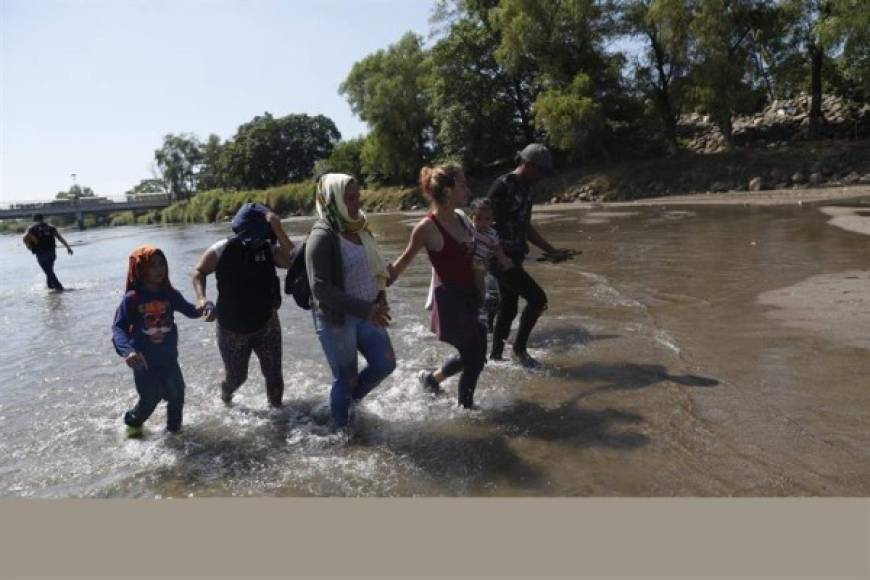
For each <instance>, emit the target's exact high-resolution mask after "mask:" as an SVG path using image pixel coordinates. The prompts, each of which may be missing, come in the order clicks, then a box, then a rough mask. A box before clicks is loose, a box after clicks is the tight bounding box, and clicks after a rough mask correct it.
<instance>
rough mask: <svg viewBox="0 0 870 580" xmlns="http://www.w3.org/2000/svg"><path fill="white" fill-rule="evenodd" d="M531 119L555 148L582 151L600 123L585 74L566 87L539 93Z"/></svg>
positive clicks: (589, 82)
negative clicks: (533, 115) (533, 117)
mask: <svg viewBox="0 0 870 580" xmlns="http://www.w3.org/2000/svg"><path fill="white" fill-rule="evenodd" d="M535 122H536V123H538V124H540V126H541V128H542V129H543V130H544V131H545V132H546V133H547V136H548V137H549V139H550V142H551V143H552V144H553V145H555V146H556V147H558V148H560V149H563V150H565V151H582V150H583V148H584V147H585V145H586V143H587V141H588V139H589V137H590V136H591V135H593V134H595V132H596V131H597V130H598V129H599V128H600V127H601V124H602V122H603V116H602V113H601V106H600V105H599V103H598V102H597V101H596V99H595V96H594V93H593V91H592V82H591V81H590V80H589V77H587V76H586V75H585V74H583V73H579V74H578V75H577V76H575V77H574V80H573V81H572V82H571V84H570V85H569V86H568V87H565V88H558V87H556V88H552V89H549V90H547V91H545V92H543V93H541V95H540V96H539V97H538V99H537V100H536V101H535Z"/></svg>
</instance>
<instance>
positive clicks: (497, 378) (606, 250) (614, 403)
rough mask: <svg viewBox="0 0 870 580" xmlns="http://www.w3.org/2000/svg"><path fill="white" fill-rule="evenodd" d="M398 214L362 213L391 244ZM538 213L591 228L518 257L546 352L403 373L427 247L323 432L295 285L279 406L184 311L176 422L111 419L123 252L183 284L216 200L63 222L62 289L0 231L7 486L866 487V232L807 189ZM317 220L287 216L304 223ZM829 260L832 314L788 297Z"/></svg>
mask: <svg viewBox="0 0 870 580" xmlns="http://www.w3.org/2000/svg"><path fill="white" fill-rule="evenodd" d="M859 215H860V213H859ZM415 219H416V217H415V216H411V215H402V214H397V215H382V216H374V217H373V219H372V221H373V226H374V229H375V231H376V232H377V233H378V235H379V237H380V239H381V241H382V245H383V247H384V251H385V254H387V255H388V256H389V257H393V256H395V255H396V254H397V253H398V252H399V251H400V250H401V247H402V245H403V244H404V242H405V241H406V239H407V235H408V233H409V227H410V225H409V224H412V223H413V222H414V220H415ZM535 219H536V221H537V224H538V227H539V228H540V229H541V231H542V232H543V233H544V235H545V236H546V237H547V238H548V239H550V241H551V242H553V243H554V244H555V245H565V246H572V247H577V248H579V249H582V250H583V252H584V253H583V255H582V256H579V257H578V258H577V259H575V260H573V261H570V262H566V263H562V264H543V263H539V262H536V261H534V260H532V261H530V262H529V264H528V269H529V271H530V272H531V273H532V274H533V275H534V276H535V277H536V278H537V279H538V280H539V281H540V282H541V284H542V285H543V286H544V288H545V289H546V290H547V292H548V295H549V297H550V310H549V312H547V313H546V315H545V316H544V317H542V319H541V321H540V323H539V325H538V327H537V328H536V331H535V332H534V333H533V334H532V338H531V340H530V351H531V352H532V353H533V354H534V355H535V356H537V357H539V358H540V360H542V361H543V362H544V363H545V368H544V370H542V371H540V372H535V373H531V372H527V371H523V370H520V369H518V368H516V367H514V366H512V365H510V364H509V363H498V364H492V365H490V366H488V367H487V369H486V370H485V371H484V374H483V375H482V378H481V382H480V385H479V387H478V392H477V395H476V399H477V401H478V402H479V403H480V406H481V407H482V409H481V410H480V411H478V412H473V413H468V412H464V411H460V410H458V409H457V408H456V406H455V402H454V397H455V388H456V387H455V381H451V382H449V383H447V390H448V392H449V393H450V395H449V396H445V397H442V398H438V399H433V398H431V397H430V396H428V395H426V394H424V393H422V392H420V391H419V390H418V388H417V385H416V381H415V375H416V373H417V372H418V371H419V370H420V369H421V368H431V367H434V366H435V365H436V364H438V363H439V362H440V361H441V360H442V359H443V358H444V357H446V356H447V355H448V354H450V353H451V349H450V348H449V347H447V346H445V345H442V344H440V343H438V342H437V341H436V340H435V339H434V338H433V337H432V336H431V335H430V333H429V332H428V330H427V328H428V321H427V318H426V314H425V313H424V311H423V309H422V304H423V301H424V299H425V293H426V285H427V284H428V280H429V270H428V262H427V260H426V259H425V257H421V258H420V259H418V261H417V262H416V263H415V264H414V265H413V266H412V268H411V269H409V270H408V272H407V273H406V274H405V275H404V276H403V278H402V279H401V280H400V282H399V283H398V285H397V287H395V289H393V290H392V292H391V302H392V306H393V310H394V317H393V318H394V325H393V327H392V328H391V331H390V332H391V337H392V340H393V343H394V346H395V349H396V352H397V357H398V368H397V369H396V372H395V373H394V374H393V375H392V376H391V377H390V378H388V379H387V380H386V381H385V382H384V383H383V384H382V385H381V386H380V387H379V388H378V389H377V390H375V391H374V393H373V394H372V395H371V396H370V398H368V399H367V400H366V401H365V403H364V404H363V405H361V407H360V409H359V410H358V433H357V435H356V437H355V438H354V439H353V440H351V441H350V442H344V441H342V440H340V439H338V438H336V437H334V436H329V435H324V434H323V426H324V425H325V424H326V423H327V422H328V415H329V413H328V407H327V405H326V400H327V392H328V384H329V381H330V376H329V373H328V369H327V367H326V364H325V361H324V358H323V355H322V352H321V350H320V346H319V344H318V342H317V340H316V337H315V335H314V332H313V329H312V324H311V319H310V314H309V313H307V312H305V311H302V310H300V309H298V308H296V307H295V305H294V304H293V303H292V300H288V301H285V304H284V306H283V307H282V308H281V311H280V317H281V324H282V327H283V329H284V376H285V381H286V384H287V388H286V391H285V401H286V403H287V406H286V408H285V409H284V410H282V411H279V412H271V411H269V410H268V409H267V405H266V398H265V393H264V388H263V382H262V379H261V378H260V377H259V369H258V368H257V364H256V361H252V363H251V372H250V378H249V380H248V383H246V384H245V385H244V386H243V387H242V388H241V389H240V391H239V393H238V394H237V396H236V401H237V402H236V404H235V405H234V406H233V407H231V408H226V407H225V406H224V405H223V404H222V403H221V402H220V400H219V397H218V391H219V388H218V385H219V383H220V379H221V375H222V367H221V362H220V357H219V355H218V351H217V346H216V343H215V328H214V325H212V324H207V323H204V322H201V321H196V320H188V319H186V318H184V317H183V316H178V317H177V323H178V326H179V329H180V343H179V348H180V352H181V367H182V370H183V372H184V374H185V378H186V382H187V397H186V406H185V419H184V421H185V428H184V431H183V432H182V433H181V434H180V435H179V436H174V437H173V436H167V435H165V434H164V433H163V429H162V426H163V424H164V422H165V409H164V407H163V406H162V405H161V407H159V408H158V411H157V412H156V413H155V415H154V416H153V417H152V419H151V420H150V421H149V422H148V423H147V424H146V437H145V439H144V440H141V441H130V440H127V439H126V438H125V437H124V431H123V424H122V421H121V415H122V413H123V411H124V410H125V409H126V408H128V407H129V406H131V405H132V404H133V403H134V401H135V391H134V389H133V384H132V376H131V373H130V372H129V371H128V370H127V368H126V367H125V366H124V364H123V362H122V361H121V359H120V358H119V357H118V356H117V355H116V354H115V353H114V351H113V349H112V347H111V343H110V334H111V333H110V324H111V320H112V315H113V313H114V310H115V308H116V306H117V304H118V302H119V301H120V299H121V295H122V292H121V290H122V283H123V278H124V273H125V267H126V256H127V255H128V253H129V251H130V250H131V249H132V248H133V247H135V246H136V245H138V244H141V243H145V242H148V243H153V244H156V245H158V246H159V247H161V248H163V249H164V251H165V252H166V254H167V256H168V259H169V264H170V276H171V278H172V280H173V282H174V284H175V285H176V287H178V288H179V289H181V290H182V292H183V293H184V294H185V295H186V296H187V297H188V298H189V299H190V298H192V297H193V292H192V290H191V287H190V281H189V272H190V270H191V269H192V267H193V265H194V264H195V262H196V260H197V259H198V257H199V255H200V254H201V253H202V251H203V250H204V249H205V248H206V247H207V246H208V245H210V244H211V243H212V242H214V241H215V240H217V239H218V238H220V237H222V236H224V235H226V233H227V228H226V226H224V225H211V226H192V227H126V228H115V229H106V230H92V231H86V232H81V233H79V232H75V233H74V232H70V233H69V235H68V236H67V238H68V239H70V240H71V241H72V242H73V243H74V244H75V246H74V248H75V251H76V253H75V256H72V257H68V256H66V254H64V253H59V257H58V263H57V268H56V270H57V272H58V276H59V278H60V279H61V281H62V282H63V283H64V284H65V285H67V286H68V287H70V288H73V289H74V291H71V292H67V293H63V294H51V293H48V292H47V291H46V290H45V289H44V279H43V277H42V274H41V272H40V271H39V269H38V266H37V264H36V261H35V260H34V259H33V257H32V256H31V255H30V254H29V253H27V252H26V251H25V250H24V248H23V246H21V244H20V242H19V240H18V238H17V237H12V236H3V237H2V238H0V249H2V250H3V252H4V255H5V256H6V259H5V260H3V262H2V263H0V299H2V300H0V321H2V323H3V325H4V327H5V328H7V329H8V331H7V335H6V336H5V337H4V339H3V343H2V351H0V496H6V497H9V496H13V497H81V496H86V497H115V496H122V497H140V496H141V497H155V496H157V497H188V496H231V495H233V496H245V495H253V496H271V495H293V496H307V495H317V496H321V495H335V496H394V495H399V496H431V495H457V496H465V495H475V496H480V495H483V496H489V495H498V496H513V495H545V496H573V495H596V496H604V495H633V496H671V495H691V496H710V495H713V496H719V495H825V496H827V495H868V493H870V431H868V429H867V425H868V424H870V381H868V379H867V376H868V375H870V351H868V348H867V347H866V346H865V345H866V344H867V343H866V337H867V336H868V334H867V333H864V330H863V329H864V326H862V325H865V324H866V321H867V318H866V316H864V317H862V316H859V315H858V314H861V313H864V314H866V312H867V310H868V309H870V288H868V287H866V285H861V284H860V283H858V284H856V282H855V281H856V280H859V281H860V280H862V279H864V280H866V279H867V277H866V273H867V271H868V270H870V259H868V255H870V253H868V247H870V237H867V236H862V235H860V234H858V233H855V232H851V231H846V230H843V229H840V228H838V227H834V226H833V225H831V224H829V223H828V220H829V219H830V216H829V215H826V214H824V213H822V211H820V210H819V209H818V208H814V207H807V206H803V207H800V208H798V207H795V208H792V207H780V208H753V207H727V208H713V207H698V208H685V207H683V208H679V209H673V208H667V207H643V208H640V207H639V208H637V209H635V208H632V209H631V211H628V210H620V211H614V210H610V209H606V210H605V209H602V210H564V211H560V210H558V209H554V208H537V209H536V212H535ZM868 219H870V218H868ZM310 223H311V220H310V219H293V220H291V221H289V222H286V224H285V225H286V227H288V229H289V231H290V232H291V235H292V236H293V237H294V239H299V238H300V237H301V236H303V235H304V234H305V232H307V229H308V227H309V226H310ZM820 276H821V278H819V277H820ZM855 276H858V278H855ZM862 276H863V278H861V277H862ZM808 281H809V282H808ZM838 281H843V283H844V284H847V286H842V287H841V286H838V283H839V282H838ZM209 282H210V283H211V284H210V293H211V295H213V291H214V281H213V279H210V280H209ZM822 283H824V284H827V286H823V287H822V290H821V292H822V295H823V296H827V297H830V293H832V292H843V291H844V290H847V291H848V292H850V294H849V295H848V296H847V298H848V300H850V301H851V302H849V303H848V306H847V307H845V308H846V309H847V310H846V315H843V312H840V314H839V315H837V316H833V315H832V316H827V315H826V314H824V313H822V314H821V315H820V314H819V312H818V310H819V308H825V307H826V306H825V304H826V303H825V302H824V301H821V302H820V303H819V304H814V302H813V300H812V296H813V295H809V298H808V299H806V300H804V301H803V302H800V301H798V302H797V303H791V302H787V301H786V302H782V300H781V297H782V296H786V297H794V296H803V295H804V294H801V293H802V292H803V293H805V292H806V290H804V289H805V288H816V289H817V290H818V288H819V284H822ZM849 283H850V284H851V286H848V284H849ZM825 289H827V290H825ZM833 302H836V301H831V300H828V301H827V304H828V306H830V304H831V303H833ZM852 307H854V308H855V312H856V315H855V316H848V308H852ZM841 310H842V309H841ZM811 314H812V316H810V315H811ZM856 337H857V339H856ZM861 337H863V339H862V338H861Z"/></svg>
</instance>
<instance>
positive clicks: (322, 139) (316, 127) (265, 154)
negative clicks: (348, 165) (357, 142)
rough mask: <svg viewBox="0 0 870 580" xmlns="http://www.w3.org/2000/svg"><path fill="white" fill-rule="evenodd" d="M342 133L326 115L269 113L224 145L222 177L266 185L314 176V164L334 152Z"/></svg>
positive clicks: (235, 183)
mask: <svg viewBox="0 0 870 580" xmlns="http://www.w3.org/2000/svg"><path fill="white" fill-rule="evenodd" d="M339 139H341V133H339V132H338V129H337V128H336V127H335V123H333V122H332V120H331V119H329V118H328V117H325V116H323V115H317V116H315V117H311V116H309V115H302V114H300V115H287V116H285V117H279V118H275V117H273V116H272V115H271V114H269V113H264V114H263V115H261V116H257V117H254V119H253V120H251V121H249V122H247V123H245V124H243V125H241V126H240V127H239V128H238V130H237V131H236V134H235V136H234V137H233V138H232V139H231V140H230V141H228V142H227V143H225V144H224V145H223V147H222V148H221V151H220V154H219V158H218V161H217V166H218V174H219V178H218V179H219V181H220V183H221V184H222V185H223V186H225V187H230V188H235V189H265V188H267V187H273V186H276V185H283V184H285V183H289V182H293V181H301V180H303V179H306V178H308V177H310V176H311V174H312V171H313V169H314V164H315V162H317V161H318V160H319V159H326V158H328V157H329V155H330V154H331V153H332V150H333V148H334V147H335V144H336V143H337V142H338V140H339Z"/></svg>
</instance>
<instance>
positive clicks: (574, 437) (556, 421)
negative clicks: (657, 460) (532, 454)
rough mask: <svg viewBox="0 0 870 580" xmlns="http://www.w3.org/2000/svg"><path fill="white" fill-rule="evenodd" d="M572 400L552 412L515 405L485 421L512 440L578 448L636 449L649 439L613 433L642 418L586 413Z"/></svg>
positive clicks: (612, 412)
mask: <svg viewBox="0 0 870 580" xmlns="http://www.w3.org/2000/svg"><path fill="white" fill-rule="evenodd" d="M580 398H581V397H580V396H578V397H574V398H573V399H571V400H568V401H565V402H563V403H561V404H559V406H557V407H554V408H546V407H543V406H541V405H538V404H536V403H531V402H529V401H518V402H517V403H515V404H514V405H512V406H510V407H508V408H506V409H498V410H493V411H487V412H486V413H485V417H486V419H487V420H489V421H490V422H492V423H493V424H495V425H496V426H498V427H499V428H500V429H501V430H503V431H506V432H507V433H509V434H511V435H514V436H522V437H533V438H535V439H541V440H544V441H560V442H565V443H571V444H573V445H576V446H578V447H609V448H613V449H626V450H629V449H637V448H639V447H643V446H644V445H646V444H648V443H649V441H650V439H649V437H647V436H646V435H644V434H643V433H637V432H633V431H616V430H614V428H616V427H618V426H619V425H637V424H640V423H642V422H643V416H641V415H638V414H636V413H628V412H625V411H620V410H618V409H602V410H588V409H582V408H579V407H578V406H577V402H578V400H579V399H580Z"/></svg>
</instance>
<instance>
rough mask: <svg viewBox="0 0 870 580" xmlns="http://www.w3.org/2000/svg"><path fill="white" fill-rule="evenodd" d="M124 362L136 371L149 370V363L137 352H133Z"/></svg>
mask: <svg viewBox="0 0 870 580" xmlns="http://www.w3.org/2000/svg"><path fill="white" fill-rule="evenodd" d="M124 362H125V363H127V366H128V367H130V368H131V369H133V370H135V371H141V370H146V369H147V368H148V363H147V362H146V361H145V357H144V356H142V354H141V353H138V352H136V351H133V352H131V353H130V354H128V355H127V356H126V357H124Z"/></svg>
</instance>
